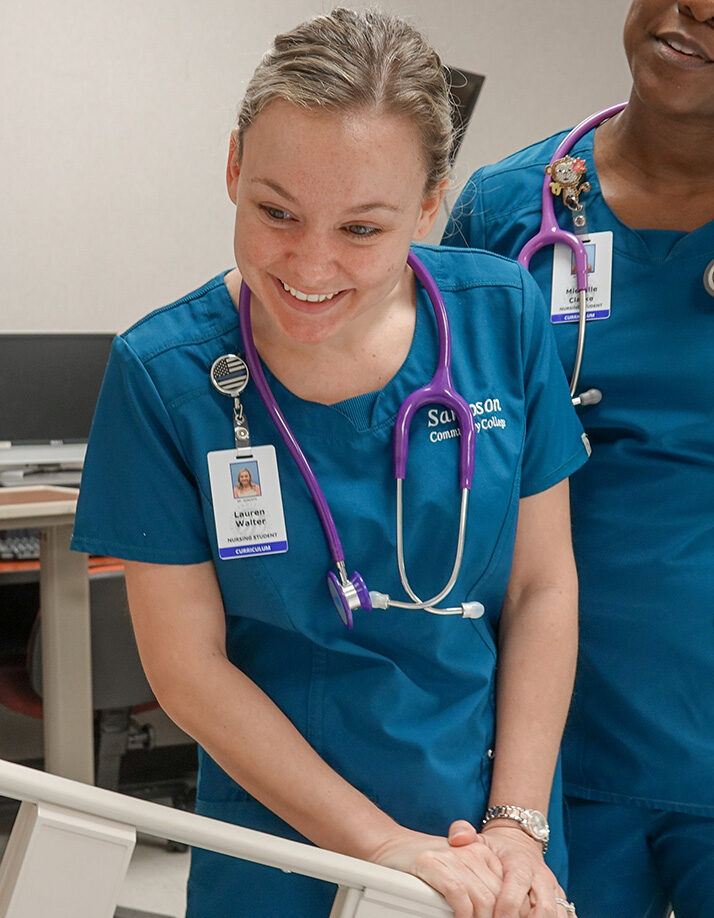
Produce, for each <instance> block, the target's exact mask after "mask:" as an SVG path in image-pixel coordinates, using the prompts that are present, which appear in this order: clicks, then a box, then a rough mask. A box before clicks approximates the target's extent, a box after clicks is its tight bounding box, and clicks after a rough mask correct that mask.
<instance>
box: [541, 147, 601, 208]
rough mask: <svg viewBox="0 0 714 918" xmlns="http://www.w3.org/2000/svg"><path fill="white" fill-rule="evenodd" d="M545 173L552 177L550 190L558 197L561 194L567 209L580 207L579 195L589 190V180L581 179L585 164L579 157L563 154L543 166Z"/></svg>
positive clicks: (584, 171) (583, 174)
mask: <svg viewBox="0 0 714 918" xmlns="http://www.w3.org/2000/svg"><path fill="white" fill-rule="evenodd" d="M545 171H546V174H547V175H549V176H550V177H551V179H552V181H551V183H550V190H551V191H552V192H553V194H554V195H555V196H556V197H558V195H562V197H563V204H565V206H566V207H567V208H568V210H578V209H579V208H580V195H581V194H583V192H585V191H590V182H586V181H583V179H584V178H585V173H586V171H587V164H586V162H585V160H584V159H581V158H580V157H577V158H573V157H572V156H563V157H562V158H561V159H556V161H555V162H554V163H551V165H549V166H546V167H545Z"/></svg>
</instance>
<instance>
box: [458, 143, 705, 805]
mask: <svg viewBox="0 0 714 918" xmlns="http://www.w3.org/2000/svg"><path fill="white" fill-rule="evenodd" d="M564 136H565V133H563V134H558V135H556V136H554V137H550V138H548V139H547V140H545V141H543V142H541V143H537V144H535V145H533V146H531V147H528V148H527V149H525V150H523V151H521V152H520V153H516V154H515V155H513V156H510V157H508V158H507V159H505V160H503V161H502V162H500V163H498V164H496V165H493V166H487V167H485V168H483V169H480V170H479V171H478V172H476V173H475V174H474V175H473V177H472V178H471V180H470V181H469V183H468V185H467V186H466V188H465V190H464V192H463V193H462V195H461V197H460V199H459V201H458V203H457V204H456V207H455V208H454V211H453V215H452V219H451V221H450V223H449V226H448V227H447V231H446V234H445V236H444V241H445V242H446V243H447V244H449V245H472V246H479V247H483V248H487V249H491V250H493V251H496V252H500V253H501V254H504V255H508V256H512V257H514V258H515V257H516V256H517V255H518V253H519V251H520V249H521V247H522V246H523V245H524V243H525V242H526V241H527V240H528V239H529V238H530V237H531V236H533V235H534V234H535V233H536V231H537V230H538V227H539V225H540V217H541V210H540V193H541V187H542V183H543V178H544V169H545V166H546V165H547V163H548V162H549V160H550V157H551V156H552V154H553V152H554V151H555V149H556V147H557V145H558V144H559V143H560V141H561V140H562V139H563V137H564ZM593 136H594V132H591V133H589V134H587V135H586V136H585V137H584V138H583V139H582V140H581V141H580V142H579V143H578V144H577V145H576V147H575V151H574V154H573V155H578V156H581V157H582V158H583V159H585V160H586V163H587V170H588V171H587V179H588V181H589V182H590V184H591V185H592V190H591V191H589V192H587V193H585V194H583V196H582V201H583V202H584V203H585V205H586V209H587V221H588V228H589V230H590V232H599V231H603V230H611V231H612V232H613V233H614V255H613V273H612V287H613V293H612V314H611V317H610V318H608V319H602V320H598V321H590V322H588V327H587V340H586V344H585V357H584V362H583V369H582V374H581V378H580V384H579V389H580V391H583V390H585V389H588V388H590V387H591V386H594V387H597V388H599V389H600V390H601V391H602V393H603V398H602V402H601V403H600V404H598V405H595V406H590V407H587V408H585V409H583V410H582V411H581V415H580V417H581V420H582V422H583V424H584V426H585V428H586V430H587V433H588V435H589V437H590V441H591V443H592V447H593V455H592V458H591V460H590V462H588V464H587V465H586V466H585V468H583V469H582V470H581V471H580V472H579V473H578V474H577V475H575V476H574V478H573V480H572V482H571V495H572V515H573V541H574V545H575V552H576V559H577V562H578V573H579V577H580V610H581V651H580V661H579V669H578V675H577V681H576V688H575V695H574V700H573V708H572V712H571V717H570V721H569V724H568V727H567V729H566V736H565V742H564V746H563V757H564V770H565V780H566V790H567V791H568V792H569V793H571V794H573V795H576V796H579V797H584V798H587V799H595V800H605V801H611V802H623V803H636V804H641V805H645V806H649V807H654V808H663V809H672V810H679V811H682V812H692V813H699V814H702V815H714V372H713V370H714V298H712V296H710V295H709V294H708V293H707V291H706V289H705V287H704V284H703V276H704V271H705V269H706V267H707V264H708V263H709V262H710V261H711V259H712V258H714V222H711V223H708V224H706V225H705V226H702V227H700V228H699V229H697V230H695V231H693V232H691V233H676V232H669V231H664V230H652V229H649V230H635V229H631V228H630V227H628V226H626V225H625V224H623V223H622V222H621V221H620V220H619V219H618V218H617V217H616V216H615V214H614V213H613V212H612V211H611V210H610V208H609V207H608V205H607V203H606V202H605V200H604V199H603V196H602V193H601V190H600V184H599V182H598V177H597V173H596V171H595V168H594V161H593ZM556 214H557V216H558V220H559V223H560V225H561V226H562V227H563V228H564V229H571V230H572V220H571V219H570V216H569V214H568V212H567V211H566V210H565V209H564V207H563V206H562V203H561V202H560V200H558V202H557V203H556ZM531 270H532V273H533V276H534V278H535V279H536V281H537V282H538V286H539V287H540V288H541V290H542V291H543V293H544V296H545V300H546V303H548V304H549V303H550V294H551V270H552V250H551V249H547V250H543V251H541V252H539V253H538V254H537V255H536V256H535V257H534V258H533V260H532V262H531ZM554 331H555V337H556V342H557V345H558V350H559V352H560V356H561V359H562V361H563V366H564V368H565V371H566V373H567V374H568V375H570V373H571V372H572V367H573V360H574V355H575V345H576V335H577V326H576V324H568V325H565V324H562V323H557V324H556V325H555V327H554Z"/></svg>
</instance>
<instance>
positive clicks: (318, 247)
mask: <svg viewBox="0 0 714 918" xmlns="http://www.w3.org/2000/svg"><path fill="white" fill-rule="evenodd" d="M293 243H294V244H293V247H292V251H291V256H290V269H291V271H292V272H293V275H294V277H293V282H294V283H296V284H299V285H301V287H300V289H303V292H305V293H329V292H332V291H331V289H328V287H331V283H330V282H331V281H332V280H333V279H334V278H335V277H336V275H337V252H336V245H335V242H334V240H332V239H331V238H330V234H329V233H328V232H327V231H322V230H317V229H315V230H312V231H309V230H307V229H305V230H303V232H301V233H300V234H299V236H298V238H296V239H294V240H293Z"/></svg>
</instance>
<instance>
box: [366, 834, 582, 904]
mask: <svg viewBox="0 0 714 918" xmlns="http://www.w3.org/2000/svg"><path fill="white" fill-rule="evenodd" d="M370 860H372V861H373V862H374V863H377V864H382V865H383V866H385V867H392V868H394V869H396V870H403V871H404V872H406V873H411V874H413V875H414V876H416V877H419V879H420V880H423V881H424V882H425V883H428V884H429V886H432V887H433V888H434V889H436V890H437V891H438V892H440V893H441V895H442V896H443V897H444V898H445V899H446V901H447V902H448V903H449V905H450V906H451V908H452V909H453V910H454V916H455V918H561V912H562V914H563V915H565V914H566V913H565V912H563V911H562V909H561V908H560V907H559V906H558V905H557V904H556V901H555V900H556V897H562V898H565V894H564V892H563V890H562V889H561V888H560V886H559V884H558V881H557V880H556V879H555V877H554V876H553V874H552V873H551V871H550V870H549V869H548V867H547V866H546V864H545V861H544V860H543V854H542V850H541V846H540V844H539V843H538V842H536V841H534V840H533V839H531V838H529V837H528V836H527V835H526V834H525V833H524V832H522V831H521V830H520V829H518V828H517V827H511V826H493V827H489V828H487V829H486V830H485V831H483V832H481V833H478V832H477V831H476V829H475V828H474V827H473V826H472V825H471V824H470V823H468V822H466V821H465V820H458V821H457V822H454V823H452V825H451V827H450V828H449V834H448V837H447V838H443V837H440V836H435V835H427V834H424V833H421V832H413V831H411V830H409V829H400V830H399V833H398V834H396V835H395V836H394V837H393V838H391V839H389V840H388V841H386V842H385V843H384V844H383V845H381V846H380V847H379V849H378V850H377V851H375V852H374V853H373V855H372V856H371V858H370Z"/></svg>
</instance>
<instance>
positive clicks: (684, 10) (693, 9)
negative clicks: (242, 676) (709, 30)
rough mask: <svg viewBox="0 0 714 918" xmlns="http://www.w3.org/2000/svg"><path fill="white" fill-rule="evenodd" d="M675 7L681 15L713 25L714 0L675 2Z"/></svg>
mask: <svg viewBox="0 0 714 918" xmlns="http://www.w3.org/2000/svg"><path fill="white" fill-rule="evenodd" d="M677 9H678V11H679V12H680V13H681V14H682V15H683V16H689V17H690V18H691V19H696V20H697V22H706V23H708V24H709V25H710V26H712V27H714V0H689V3H677Z"/></svg>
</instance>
